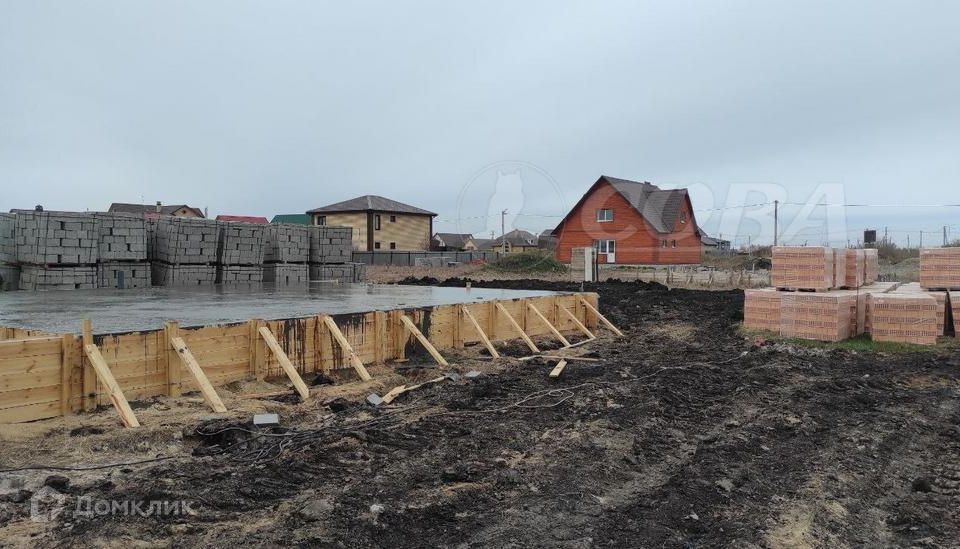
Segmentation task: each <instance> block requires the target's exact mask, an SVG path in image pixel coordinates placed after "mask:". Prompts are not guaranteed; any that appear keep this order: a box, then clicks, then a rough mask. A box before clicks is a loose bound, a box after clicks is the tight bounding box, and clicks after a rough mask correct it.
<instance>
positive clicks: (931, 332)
mask: <svg viewBox="0 0 960 549" xmlns="http://www.w3.org/2000/svg"><path fill="white" fill-rule="evenodd" d="M869 299H870V301H871V303H870V314H871V319H870V323H871V328H870V329H871V332H870V333H871V336H872V337H873V340H874V341H893V342H899V343H915V344H918V345H935V344H936V343H937V336H938V335H939V334H938V333H937V300H936V299H935V298H934V297H933V296H931V295H927V294H922V293H896V292H891V293H884V294H871V295H870V296H869Z"/></svg>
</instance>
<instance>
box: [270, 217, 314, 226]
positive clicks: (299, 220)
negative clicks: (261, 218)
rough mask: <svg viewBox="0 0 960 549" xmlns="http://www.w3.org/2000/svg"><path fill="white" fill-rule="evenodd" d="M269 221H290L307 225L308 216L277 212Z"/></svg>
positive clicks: (308, 222)
mask: <svg viewBox="0 0 960 549" xmlns="http://www.w3.org/2000/svg"><path fill="white" fill-rule="evenodd" d="M270 223H290V224H291V225H309V224H310V216H309V215H307V214H277V215H275V216H273V219H271V220H270Z"/></svg>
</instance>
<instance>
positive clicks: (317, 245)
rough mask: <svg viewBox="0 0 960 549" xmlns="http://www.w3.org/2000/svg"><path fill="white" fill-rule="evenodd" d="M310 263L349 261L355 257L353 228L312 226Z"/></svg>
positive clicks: (321, 263)
mask: <svg viewBox="0 0 960 549" xmlns="http://www.w3.org/2000/svg"><path fill="white" fill-rule="evenodd" d="M310 229H311V231H310V263H315V264H318V265H323V264H327V263H347V262H349V261H350V260H351V259H352V258H353V229H351V228H350V227H326V226H323V227H320V226H311V227H310Z"/></svg>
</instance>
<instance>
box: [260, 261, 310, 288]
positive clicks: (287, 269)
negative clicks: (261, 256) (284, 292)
mask: <svg viewBox="0 0 960 549" xmlns="http://www.w3.org/2000/svg"><path fill="white" fill-rule="evenodd" d="M263 282H265V283H271V284H275V285H277V286H299V285H305V284H307V283H309V282H310V269H309V266H308V265H306V264H293V263H269V264H267V265H264V266H263Z"/></svg>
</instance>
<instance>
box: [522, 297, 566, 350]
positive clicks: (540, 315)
mask: <svg viewBox="0 0 960 549" xmlns="http://www.w3.org/2000/svg"><path fill="white" fill-rule="evenodd" d="M527 308H528V309H530V310H531V311H533V314H535V315H537V317H538V318H539V319H540V321H541V322H543V323H544V324H546V325H547V328H550V331H551V332H553V335H555V336H557V339H559V340H560V343H563V346H564V347H569V346H570V342H569V341H567V338H565V337H563V334H561V333H560V330H558V329H557V328H556V327H555V326H554V325H553V324H550V321H549V320H547V317H545V316H543V313H541V312H540V311H539V310H538V309H537V308H536V307H534V306H533V303H530V302H527Z"/></svg>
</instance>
